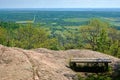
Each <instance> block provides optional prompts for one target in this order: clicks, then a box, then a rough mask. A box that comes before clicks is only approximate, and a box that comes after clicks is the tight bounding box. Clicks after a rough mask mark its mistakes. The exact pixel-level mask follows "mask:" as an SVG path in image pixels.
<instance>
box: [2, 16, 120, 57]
mask: <svg viewBox="0 0 120 80" xmlns="http://www.w3.org/2000/svg"><path fill="white" fill-rule="evenodd" d="M119 35H120V30H118V29H116V28H114V27H112V26H111V25H110V24H109V23H108V22H105V21H102V20H100V19H97V18H93V19H90V20H89V21H88V22H87V24H85V25H81V26H74V27H73V26H62V27H61V26H58V27H49V28H48V27H42V26H40V25H35V24H16V23H14V22H3V21H1V22H0V44H3V45H5V46H11V47H19V48H24V49H34V48H48V49H52V50H67V49H91V50H94V51H99V52H103V53H106V54H110V55H113V56H116V57H120V36H119Z"/></svg>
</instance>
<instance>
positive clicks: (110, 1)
mask: <svg viewBox="0 0 120 80" xmlns="http://www.w3.org/2000/svg"><path fill="white" fill-rule="evenodd" d="M0 8H120V0H0Z"/></svg>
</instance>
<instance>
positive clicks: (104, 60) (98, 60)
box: [71, 58, 112, 63]
mask: <svg viewBox="0 0 120 80" xmlns="http://www.w3.org/2000/svg"><path fill="white" fill-rule="evenodd" d="M71 62H75V63H111V62H112V61H111V60H110V59H108V58H72V59H71Z"/></svg>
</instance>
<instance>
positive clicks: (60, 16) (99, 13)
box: [0, 8, 120, 29]
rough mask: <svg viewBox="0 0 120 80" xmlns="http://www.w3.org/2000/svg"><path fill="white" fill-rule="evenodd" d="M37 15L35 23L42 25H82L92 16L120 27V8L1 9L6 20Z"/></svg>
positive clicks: (25, 18)
mask: <svg viewBox="0 0 120 80" xmlns="http://www.w3.org/2000/svg"><path fill="white" fill-rule="evenodd" d="M34 15H35V16H36V17H35V21H34V24H41V25H42V26H47V27H50V26H81V25H84V24H86V23H87V22H88V21H89V20H90V19H92V18H98V19H101V20H102V21H106V22H109V23H110V25H111V26H114V27H115V28H117V29H120V9H119V8H118V9H117V8H115V9H104V8H103V9H102V8H100V9H89V8H88V9H82V8H80V9H79V8H77V9H76V8H75V9H74V8H71V9H67V8H58V9H57V8H56V9H55V8H51V9H47V8H46V9H44V8H41V9H39V8H38V9H0V20H1V21H5V22H8V21H9V22H16V21H30V20H32V19H33V18H34Z"/></svg>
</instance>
